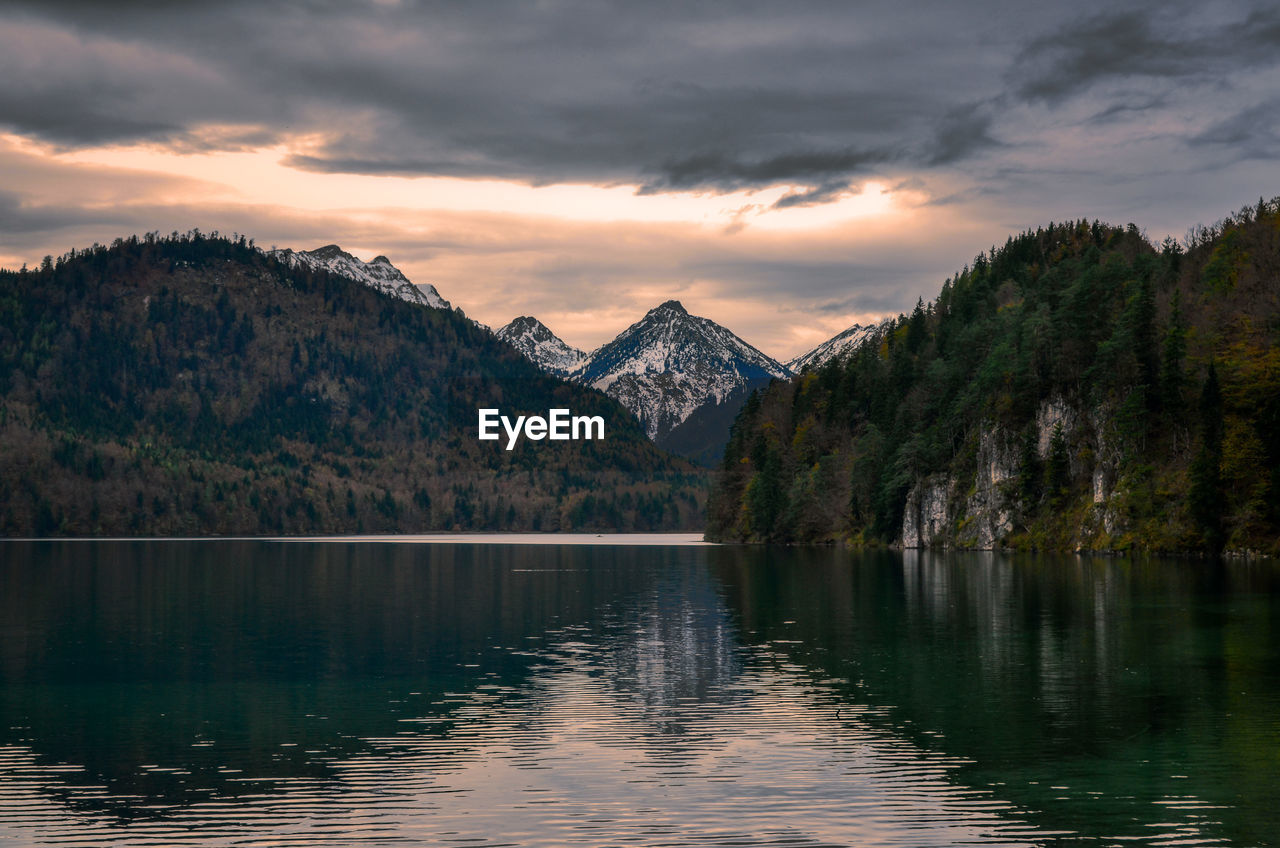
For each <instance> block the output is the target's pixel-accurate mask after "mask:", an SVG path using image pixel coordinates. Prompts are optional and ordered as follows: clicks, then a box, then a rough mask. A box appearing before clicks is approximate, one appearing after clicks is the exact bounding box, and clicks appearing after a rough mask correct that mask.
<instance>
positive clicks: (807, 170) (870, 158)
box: [640, 150, 889, 194]
mask: <svg viewBox="0 0 1280 848" xmlns="http://www.w3.org/2000/svg"><path fill="white" fill-rule="evenodd" d="M888 158H889V156H888V154H887V153H885V152H883V151H875V150H871V151H859V150H838V151H814V152H795V153H785V154H782V155H780V156H773V157H770V158H768V159H761V160H758V161H754V162H752V161H744V160H742V159H739V158H738V157H735V156H730V155H728V154H724V153H703V154H699V155H697V156H690V157H687V158H685V159H680V160H677V161H672V162H665V163H663V164H662V165H661V166H660V167H659V170H660V172H661V176H660V177H658V178H657V179H656V180H650V181H649V182H646V183H645V184H644V185H643V186H641V188H640V192H641V194H652V193H656V192H659V191H666V190H672V189H674V190H687V189H705V188H712V189H716V190H719V191H723V192H729V191H735V190H737V189H740V188H754V187H756V186H761V185H774V184H778V183H800V184H805V185H808V184H812V183H814V182H815V181H816V182H817V183H818V185H819V188H824V189H825V188H830V187H832V185H833V184H831V183H830V182H829V180H831V178H833V177H845V176H851V175H853V174H856V173H859V172H860V171H863V170H864V169H865V168H866V167H867V166H869V165H871V164H874V163H877V162H884V161H885V160H886V159H888ZM840 187H843V186H840Z"/></svg>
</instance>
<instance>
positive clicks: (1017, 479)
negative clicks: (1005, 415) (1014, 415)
mask: <svg viewBox="0 0 1280 848" xmlns="http://www.w3.org/2000/svg"><path fill="white" fill-rule="evenodd" d="M1109 424H1110V418H1109V416H1107V415H1106V414H1105V413H1103V412H1102V411H1101V410H1093V411H1089V412H1085V411H1082V410H1079V409H1077V408H1076V407H1074V406H1073V405H1072V404H1070V403H1069V402H1068V401H1067V400H1065V399H1064V398H1061V397H1054V398H1050V399H1049V400H1046V401H1044V402H1043V403H1041V404H1040V408H1039V409H1038V410H1037V411H1036V417H1035V432H1034V434H1033V436H1034V442H1035V459H1036V460H1037V461H1038V463H1040V464H1041V465H1045V464H1048V463H1050V462H1051V461H1052V457H1051V453H1052V451H1053V449H1054V439H1055V433H1060V434H1061V440H1062V445H1063V447H1064V448H1065V449H1066V454H1065V460H1066V462H1067V463H1068V464H1067V468H1066V473H1067V474H1068V475H1070V476H1072V477H1078V478H1080V479H1085V478H1087V479H1089V480H1091V482H1092V487H1093V506H1092V508H1091V509H1090V511H1089V514H1088V515H1086V516H1084V520H1083V521H1082V524H1081V529H1080V534H1079V538H1078V540H1077V543H1078V546H1080V547H1086V546H1088V545H1089V543H1090V542H1091V541H1094V540H1096V539H1097V538H1098V537H1099V536H1100V535H1101V534H1105V535H1106V536H1108V537H1109V536H1111V535H1114V534H1115V533H1116V532H1117V531H1118V530H1119V529H1120V526H1119V525H1120V522H1119V518H1118V515H1119V510H1118V508H1117V504H1116V503H1114V500H1115V499H1116V497H1117V495H1118V494H1119V493H1117V492H1115V491H1114V485H1115V484H1114V480H1115V467H1114V463H1115V461H1116V459H1117V457H1118V454H1117V452H1116V451H1115V450H1113V449H1112V448H1111V446H1110V441H1111V440H1110V439H1109V438H1108V436H1107V429H1108V426H1109ZM1022 438H1023V436H1021V435H1020V434H1016V433H1010V432H1008V431H1007V430H1005V429H1003V428H1001V427H999V426H996V425H995V424H990V425H988V426H986V427H984V428H983V429H982V433H981V435H980V436H979V437H978V448H977V458H976V469H975V470H974V472H973V473H972V475H966V476H964V477H963V478H956V477H954V476H952V475H948V474H931V475H929V476H927V477H924V478H921V479H920V480H918V481H917V482H916V484H915V485H914V486H913V487H912V488H911V491H910V493H909V494H908V495H907V502H906V508H905V510H904V512H903V516H902V532H901V535H900V536H899V538H898V544H899V545H900V546H901V547H904V548H964V549H970V550H993V549H995V548H998V547H1001V545H1002V543H1003V542H1004V541H1005V540H1006V539H1007V538H1008V537H1009V535H1010V534H1011V533H1014V532H1015V531H1016V530H1017V529H1018V528H1019V526H1020V525H1021V519H1022V514H1023V512H1024V508H1025V504H1024V503H1023V492H1022V491H1021V490H1020V484H1021V482H1022V475H1023V473H1024V471H1023V467H1022V465H1023V457H1022V456H1021V450H1022V448H1021V445H1020V442H1021V440H1022Z"/></svg>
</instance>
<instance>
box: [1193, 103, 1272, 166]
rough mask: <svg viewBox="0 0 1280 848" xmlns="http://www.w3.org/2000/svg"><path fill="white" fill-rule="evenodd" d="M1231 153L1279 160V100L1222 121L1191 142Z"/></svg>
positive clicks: (1246, 156)
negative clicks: (1277, 158)
mask: <svg viewBox="0 0 1280 848" xmlns="http://www.w3.org/2000/svg"><path fill="white" fill-rule="evenodd" d="M1189 143H1190V144H1191V145H1192V146H1193V147H1216V148H1218V149H1226V150H1230V151H1232V152H1233V153H1234V154H1235V157H1236V158H1258V159H1269V158H1275V157H1277V156H1280V99H1272V100H1269V101H1267V102H1265V103H1260V104H1258V105H1257V106H1253V107H1250V108H1248V109H1245V110H1243V111H1241V112H1239V113H1237V114H1235V115H1232V116H1231V117H1229V118H1227V119H1226V120H1223V121H1219V122H1218V123H1216V124H1214V125H1213V126H1211V127H1209V128H1208V129H1206V130H1205V131H1204V132H1202V133H1200V134H1198V135H1196V136H1194V137H1193V138H1191V139H1190V142H1189Z"/></svg>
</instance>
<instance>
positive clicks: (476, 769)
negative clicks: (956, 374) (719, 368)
mask: <svg viewBox="0 0 1280 848" xmlns="http://www.w3.org/2000/svg"><path fill="white" fill-rule="evenodd" d="M0 557H2V560H0V563H2V564H0V628H2V629H0V684H2V685H0V840H6V839H7V840H9V841H11V842H12V843H14V844H18V845H24V844H63V843H66V842H81V843H89V844H110V843H113V842H114V843H118V844H129V845H143V844H157V845H159V844H176V843H187V844H201V845H224V844H225V845H230V844H254V843H269V844H273V845H319V844H342V845H347V844H352V843H354V842H357V841H358V842H364V843H367V844H383V843H386V844H390V843H395V844H405V843H408V844H422V845H437V844H448V843H452V842H455V841H456V842H466V843H468V844H479V845H488V844H518V845H567V844H583V845H600V844H616V843H626V844H636V845H669V844H686V843H689V844H708V843H710V844H724V843H733V844H743V845H769V844H788V845H795V844H805V845H814V844H817V845H862V844H868V843H873V844H885V845H952V844H956V843H960V842H975V843H988V844H1001V845H1045V844H1056V843H1057V842H1060V841H1062V840H1070V841H1080V842H1086V843H1090V842H1092V843H1096V844H1113V843H1115V842H1117V841H1125V842H1137V843H1138V844H1152V845H1154V844H1168V843H1170V842H1174V841H1176V842H1178V844H1210V843H1213V844H1223V841H1225V842H1226V843H1228V844H1240V845H1266V844H1275V839H1276V837H1275V835H1274V831H1275V829H1276V828H1275V826H1276V823H1277V822H1276V816H1275V813H1274V812H1273V811H1274V810H1276V809H1280V789H1278V787H1280V779H1278V778H1280V771H1278V770H1277V761H1276V751H1277V750H1280V745H1277V743H1278V742H1280V726H1278V724H1277V716H1280V709H1277V707H1280V685H1278V683H1280V681H1278V679H1277V677H1278V669H1277V662H1276V657H1277V652H1276V648H1277V638H1278V634H1277V632H1276V630H1275V628H1273V627H1271V622H1273V621H1275V620H1277V616H1276V613H1277V611H1280V602H1278V601H1277V597H1280V593H1277V591H1276V590H1277V588H1280V586H1278V585H1277V584H1278V580H1277V574H1276V572H1275V569H1273V568H1266V567H1257V566H1234V567H1230V568H1226V569H1216V570H1215V569H1210V568H1209V567H1207V566H1205V565H1204V564H1201V563H1170V562H1158V561H1144V562H1130V561H1113V560H1102V561H1099V560H1087V559H1078V558H1042V559H1034V558H1019V559H1007V558H1001V557H995V556H992V555H963V556H960V555H946V556H942V555H918V554H913V553H907V554H895V553H872V554H851V553H849V552H841V551H833V550H790V549H788V550H775V549H765V548H750V549H742V548H720V547H635V546H631V547H611V546H597V547H575V546H561V545H544V546H528V545H525V546H520V547H516V546H508V545H476V544H467V545H463V544H459V545H449V544H433V545H412V544H383V543H377V542H360V543H341V542H332V543H322V542H315V543H298V542H293V543H282V542H230V541H228V542H163V543H161V542H150V543H148V542H48V543H3V544H0Z"/></svg>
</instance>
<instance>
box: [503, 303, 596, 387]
mask: <svg viewBox="0 0 1280 848" xmlns="http://www.w3.org/2000/svg"><path fill="white" fill-rule="evenodd" d="M494 335H496V336H497V337H498V338H500V339H502V340H503V341H505V342H507V343H508V344H509V345H511V346H512V347H514V348H515V349H516V350H518V351H520V352H521V353H523V354H524V355H525V356H526V357H528V358H529V359H531V360H533V361H534V363H536V364H537V365H538V366H539V367H541V368H542V370H544V371H546V372H547V373H549V374H554V375H556V376H557V377H567V376H568V375H569V373H570V372H572V371H573V370H574V369H575V368H577V367H578V366H580V365H581V364H582V362H583V360H585V359H586V357H587V355H586V354H585V353H583V352H582V351H580V350H578V349H577V348H576V347H570V346H569V345H567V344H565V343H564V342H563V341H562V340H561V339H560V338H559V337H558V336H556V334H555V333H553V332H551V330H550V329H548V327H547V325H546V324H543V323H542V322H541V321H539V320H538V319H537V318H534V317H532V316H529V315H522V316H520V317H519V318H516V319H514V320H512V321H511V323H510V324H507V325H506V326H505V327H502V328H501V329H499V330H498V331H497V332H496V333H495V334H494Z"/></svg>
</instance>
